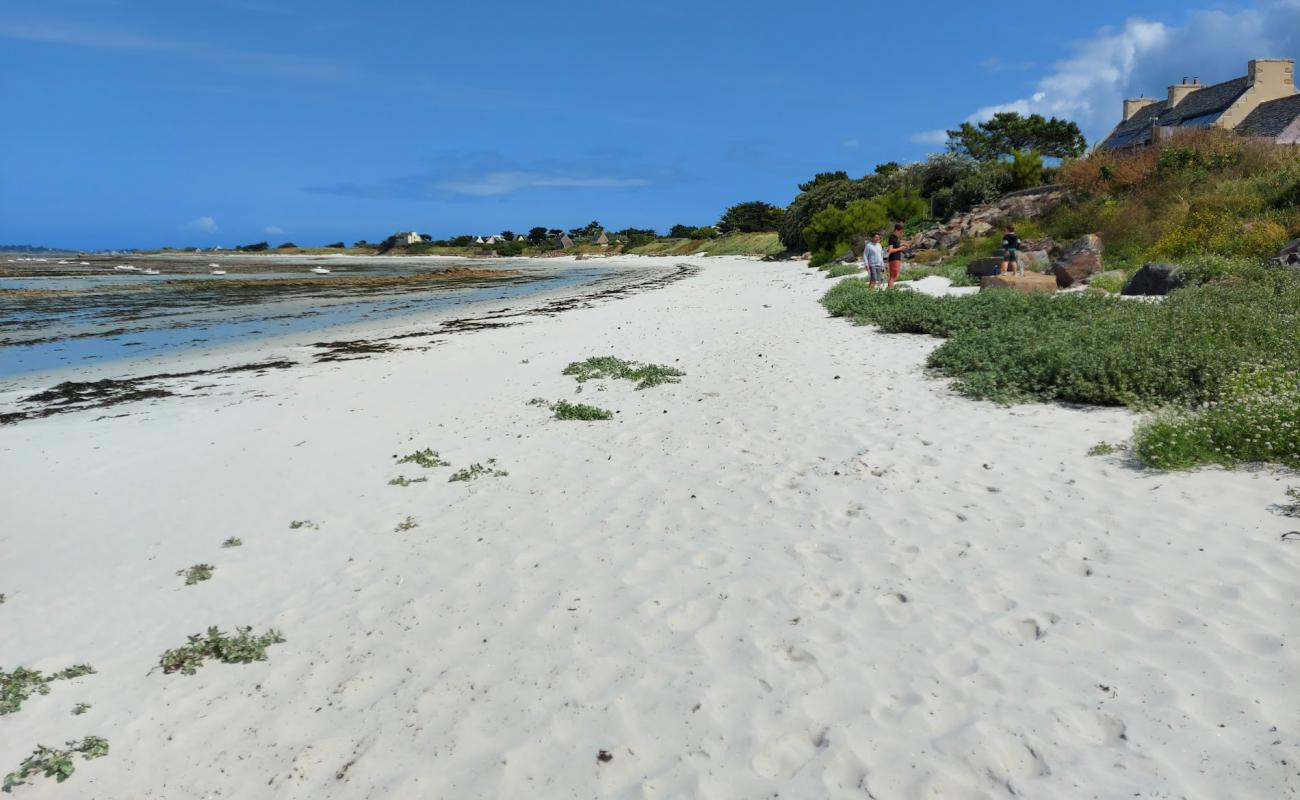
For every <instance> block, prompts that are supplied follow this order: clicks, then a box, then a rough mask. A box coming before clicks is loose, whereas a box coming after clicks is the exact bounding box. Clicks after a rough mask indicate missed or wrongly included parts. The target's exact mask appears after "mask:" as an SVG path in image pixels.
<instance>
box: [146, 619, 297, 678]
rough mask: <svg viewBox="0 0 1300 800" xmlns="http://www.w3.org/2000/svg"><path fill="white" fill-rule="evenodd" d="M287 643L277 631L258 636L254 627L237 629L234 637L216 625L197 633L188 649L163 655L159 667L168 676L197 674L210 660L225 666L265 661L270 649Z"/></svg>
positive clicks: (184, 648) (192, 637)
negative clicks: (267, 650)
mask: <svg viewBox="0 0 1300 800" xmlns="http://www.w3.org/2000/svg"><path fill="white" fill-rule="evenodd" d="M283 641H284V637H283V636H281V635H280V632H279V631H276V630H274V629H272V630H269V631H267V632H266V633H264V634H262V635H260V636H254V635H253V629H252V628H251V627H243V628H235V634H234V635H233V636H231V635H228V634H225V633H222V632H221V631H220V630H218V629H217V627H216V626H215V625H214V626H212V627H210V628H208V631H207V633H206V634H202V633H196V634H193V635H191V636H190V637H189V642H188V643H187V644H185V645H184V646H182V647H178V648H176V649H174V650H168V651H167V652H165V653H163V654H162V657H161V658H160V659H159V661H158V665H159V666H160V667H162V671H163V672H164V673H166V674H171V673H173V672H179V673H181V674H182V675H193V674H194V673H195V672H197V671H198V669H199V667H201V666H203V662H204V661H207V660H209V659H211V660H213V661H219V662H221V663H223V664H248V663H251V662H253V661H265V660H266V649H267V648H268V647H270V646H271V645H273V644H280V643H281V642H283Z"/></svg>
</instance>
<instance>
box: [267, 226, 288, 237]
mask: <svg viewBox="0 0 1300 800" xmlns="http://www.w3.org/2000/svg"><path fill="white" fill-rule="evenodd" d="M262 233H265V234H269V235H271V236H274V235H276V234H278V233H284V229H283V228H281V227H280V226H278V225H267V226H266V227H264V228H262Z"/></svg>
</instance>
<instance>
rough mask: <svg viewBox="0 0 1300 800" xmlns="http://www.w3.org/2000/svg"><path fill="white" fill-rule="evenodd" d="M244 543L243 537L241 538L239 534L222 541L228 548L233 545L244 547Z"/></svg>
mask: <svg viewBox="0 0 1300 800" xmlns="http://www.w3.org/2000/svg"><path fill="white" fill-rule="evenodd" d="M243 544H244V540H243V539H241V538H239V537H238V536H231V537H230V538H229V539H227V540H225V541H224V542H222V543H221V546H222V547H224V548H226V549H229V548H231V547H242V546H243Z"/></svg>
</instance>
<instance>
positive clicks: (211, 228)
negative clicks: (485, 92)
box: [181, 217, 221, 233]
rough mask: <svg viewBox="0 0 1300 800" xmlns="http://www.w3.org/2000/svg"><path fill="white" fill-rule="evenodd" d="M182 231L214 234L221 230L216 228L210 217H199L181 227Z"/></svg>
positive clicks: (215, 223) (213, 220) (214, 221)
mask: <svg viewBox="0 0 1300 800" xmlns="http://www.w3.org/2000/svg"><path fill="white" fill-rule="evenodd" d="M181 229H182V230H187V231H194V232H196V233H216V232H217V231H219V230H221V229H220V228H218V227H217V221H216V220H215V219H213V218H212V217H199V218H198V219H192V220H190V221H189V222H187V223H185V224H184V225H182V226H181Z"/></svg>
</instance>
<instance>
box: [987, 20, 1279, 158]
mask: <svg viewBox="0 0 1300 800" xmlns="http://www.w3.org/2000/svg"><path fill="white" fill-rule="evenodd" d="M1297 50H1300V0H1275V2H1270V3H1264V4H1262V5H1260V6H1258V7H1256V8H1248V9H1242V10H1239V11H1217V10H1200V11H1193V12H1191V13H1190V14H1189V15H1188V16H1187V17H1186V18H1185V21H1184V22H1183V23H1182V24H1167V23H1164V22H1158V21H1154V22H1153V21H1149V20H1145V19H1140V18H1132V19H1129V20H1127V21H1126V22H1125V23H1124V25H1123V26H1122V27H1121V28H1119V29H1109V28H1108V29H1103V30H1100V31H1098V32H1097V33H1096V35H1094V36H1093V37H1092V38H1090V39H1086V40H1083V41H1080V42H1078V43H1077V44H1076V45H1075V46H1074V48H1073V55H1072V56H1071V57H1069V58H1066V59H1064V60H1062V61H1059V62H1057V63H1056V64H1055V65H1054V66H1053V69H1052V71H1051V72H1050V73H1049V74H1047V75H1045V76H1044V77H1042V78H1041V79H1039V80H1038V82H1037V83H1036V84H1035V86H1034V91H1033V92H1032V93H1031V94H1029V95H1028V96H1026V97H1020V98H1015V99H1012V100H1009V101H1007V102H1005V103H998V104H995V105H989V106H986V107H984V108H981V109H979V110H978V111H976V112H975V113H974V114H972V115H971V116H970V117H969V118H968V119H969V120H970V121H972V122H979V121H983V120H986V119H988V118H990V117H992V116H993V115H994V114H995V113H997V112H999V111H1017V112H1019V113H1022V114H1030V113H1036V114H1043V115H1045V116H1058V117H1066V118H1069V119H1073V120H1075V121H1076V122H1078V123H1079V125H1080V126H1081V127H1082V128H1083V130H1084V133H1085V134H1086V135H1088V138H1089V139H1095V138H1097V137H1100V136H1102V135H1104V134H1105V132H1106V131H1108V130H1109V129H1110V128H1111V126H1112V125H1114V124H1115V122H1117V121H1118V119H1119V115H1120V111H1121V101H1122V100H1123V99H1124V98H1125V97H1137V96H1141V95H1145V96H1148V97H1163V96H1164V95H1165V90H1166V88H1167V87H1168V86H1169V85H1170V84H1172V83H1177V82H1179V81H1180V80H1182V78H1183V77H1189V78H1190V77H1200V78H1201V81H1202V83H1217V82H1219V81H1224V80H1229V79H1231V78H1235V77H1238V76H1241V75H1244V74H1246V62H1247V61H1249V60H1250V59H1252V58H1279V57H1281V58H1290V57H1295V56H1296V55H1297Z"/></svg>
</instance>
